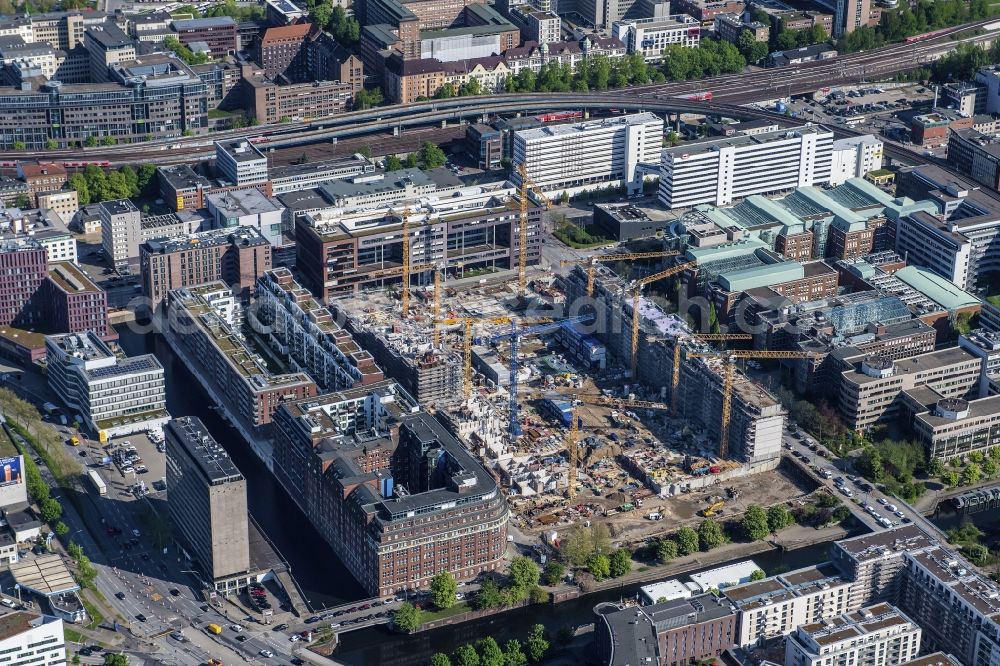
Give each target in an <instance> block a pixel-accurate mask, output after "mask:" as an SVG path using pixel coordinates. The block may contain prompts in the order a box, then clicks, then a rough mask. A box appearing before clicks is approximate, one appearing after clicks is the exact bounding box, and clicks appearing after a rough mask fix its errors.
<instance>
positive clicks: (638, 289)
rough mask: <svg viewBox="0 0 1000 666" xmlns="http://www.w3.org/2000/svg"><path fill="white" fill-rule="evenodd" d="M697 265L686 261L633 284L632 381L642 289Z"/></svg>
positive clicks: (637, 347)
mask: <svg viewBox="0 0 1000 666" xmlns="http://www.w3.org/2000/svg"><path fill="white" fill-rule="evenodd" d="M697 265H698V262H696V261H686V262H684V263H683V264H678V265H676V266H674V267H673V268H668V269H667V270H665V271H660V272H659V273H653V274H652V275H647V276H646V277H644V278H640V279H638V280H636V281H635V282H633V283H632V363H631V365H630V370H631V377H632V379H635V378H636V368H637V366H638V363H639V318H640V315H639V297H640V296H641V294H642V288H643V287H644V286H646V285H647V284H651V283H653V282H657V281H659V280H665V279H666V278H668V277H673V276H674V275H677V274H679V273H682V272H684V271H686V270H687V269H689V268H694V267H695V266H697Z"/></svg>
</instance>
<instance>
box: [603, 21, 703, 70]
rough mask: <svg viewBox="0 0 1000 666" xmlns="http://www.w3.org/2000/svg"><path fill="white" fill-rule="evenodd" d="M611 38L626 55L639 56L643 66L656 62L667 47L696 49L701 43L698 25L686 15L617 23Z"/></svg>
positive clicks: (699, 24)
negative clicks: (636, 54)
mask: <svg viewBox="0 0 1000 666" xmlns="http://www.w3.org/2000/svg"><path fill="white" fill-rule="evenodd" d="M611 34H613V35H614V36H615V37H617V38H618V39H620V40H622V43H623V44H625V47H626V48H627V49H628V52H629V53H641V54H642V57H643V59H644V60H645V61H646V62H659V61H660V60H662V59H663V51H664V49H666V48H667V47H668V46H670V45H671V44H676V45H678V46H683V47H686V48H696V47H697V46H698V45H699V44H700V43H701V23H700V22H699V21H698V20H697V19H695V18H693V17H691V16H688V15H687V14H674V15H673V16H662V17H658V18H641V19H630V20H626V21H617V22H615V24H614V25H613V26H612V30H611Z"/></svg>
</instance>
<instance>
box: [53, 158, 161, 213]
mask: <svg viewBox="0 0 1000 666" xmlns="http://www.w3.org/2000/svg"><path fill="white" fill-rule="evenodd" d="M69 186H70V187H71V188H73V189H74V190H76V196H77V198H78V199H79V201H80V205H81V206H84V205H86V204H89V203H98V202H101V201H113V200H115V199H129V198H132V197H137V196H140V195H142V196H150V195H151V194H153V190H154V189H155V187H156V166H155V165H152V164H143V165H142V166H140V167H139V170H138V171H135V170H134V169H133V168H132V167H130V166H128V165H127V164H126V165H125V166H122V167H120V168H118V169H117V170H114V171H107V172H105V171H104V169H102V168H101V167H99V166H96V165H93V164H92V165H90V166H88V167H87V168H85V169H84V170H83V172H82V173H81V172H79V171H78V172H76V173H74V174H73V175H72V176H70V177H69Z"/></svg>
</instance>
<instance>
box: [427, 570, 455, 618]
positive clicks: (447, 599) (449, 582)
mask: <svg viewBox="0 0 1000 666" xmlns="http://www.w3.org/2000/svg"><path fill="white" fill-rule="evenodd" d="M457 592H458V583H457V582H456V581H455V577H454V576H452V575H451V573H449V572H447V571H442V572H441V573H439V574H438V575H436V576H434V578H433V579H431V599H432V600H433V601H434V605H435V606H437V607H438V608H440V609H442V610H443V609H445V608H451V607H452V606H454V605H455V594H456V593H457Z"/></svg>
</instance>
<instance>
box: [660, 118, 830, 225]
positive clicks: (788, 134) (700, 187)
mask: <svg viewBox="0 0 1000 666" xmlns="http://www.w3.org/2000/svg"><path fill="white" fill-rule="evenodd" d="M832 150H833V132H831V131H829V130H827V129H826V128H823V127H820V126H805V127H798V128H793V129H785V130H780V131H778V132H768V133H765V134H757V135H753V136H734V137H727V138H724V139H711V140H708V141H700V142H696V143H690V144H686V145H684V146H678V147H675V148H667V149H665V150H663V160H662V165H661V173H660V191H659V198H660V201H661V202H662V203H663V204H664V205H666V207H667V208H684V207H688V206H696V205H698V204H713V205H716V206H728V205H730V204H731V203H733V202H734V201H737V200H740V199H743V198H745V197H748V196H750V195H753V194H770V193H776V192H782V191H785V190H792V189H795V188H796V187H805V186H807V185H825V184H826V183H828V182H830V169H831V161H832Z"/></svg>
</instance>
